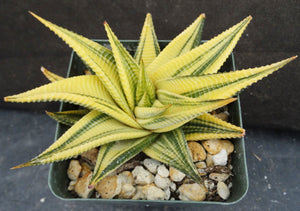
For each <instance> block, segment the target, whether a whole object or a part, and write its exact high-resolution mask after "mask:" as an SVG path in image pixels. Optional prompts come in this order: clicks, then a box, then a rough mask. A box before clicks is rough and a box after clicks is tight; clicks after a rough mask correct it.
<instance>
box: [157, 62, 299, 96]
mask: <svg viewBox="0 0 300 211" xmlns="http://www.w3.org/2000/svg"><path fill="white" fill-rule="evenodd" d="M295 58H296V56H295V57H291V58H289V59H286V60H282V61H280V62H277V63H273V64H271V65H267V66H263V67H259V68H252V69H246V70H240V71H234V72H226V73H218V74H212V75H202V76H181V77H175V78H169V79H165V80H160V81H158V82H157V83H156V88H157V89H163V90H167V91H169V92H173V93H175V94H180V95H184V96H186V97H194V98H197V99H198V100H203V101H207V100H216V99H225V98H229V97H231V96H233V95H235V94H236V93H237V92H239V91H240V90H241V89H244V88H246V87H247V86H249V85H251V84H253V83H255V82H257V81H258V80H261V79H262V78H264V77H266V76H267V75H269V74H271V73H273V72H274V71H276V70H278V69H279V68H281V67H283V66H284V65H286V64H287V63H289V62H290V61H292V60H293V59H295Z"/></svg>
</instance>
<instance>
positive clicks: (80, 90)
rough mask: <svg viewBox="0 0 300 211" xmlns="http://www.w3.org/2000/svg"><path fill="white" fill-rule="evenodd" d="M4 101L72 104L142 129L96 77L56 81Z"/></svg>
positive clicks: (89, 76)
mask: <svg viewBox="0 0 300 211" xmlns="http://www.w3.org/2000/svg"><path fill="white" fill-rule="evenodd" d="M4 100H5V101H8V102H40V101H43V102H45V101H65V102H70V103H74V104H77V105H81V106H83V107H86V108H90V109H95V110H98V111H100V112H103V113H106V114H107V115H110V116H112V117H113V118H115V119H117V120H119V121H121V122H123V123H124V124H127V125H130V126H132V127H135V128H140V126H139V124H138V123H137V122H136V121H135V120H134V119H133V118H132V117H131V116H129V115H128V114H126V113H125V112H124V111H122V110H121V109H120V108H119V107H117V105H115V103H114V101H113V100H112V99H111V97H110V95H109V94H108V92H107V91H106V89H105V87H104V86H103V85H102V83H101V81H100V80H99V78H98V77H97V76H95V75H84V76H76V77H72V78H67V79H63V80H60V81H55V82H52V83H50V84H47V85H44V86H41V87H39V88H36V89H33V90H30V91H27V92H24V93H21V94H18V95H13V96H8V97H5V98H4Z"/></svg>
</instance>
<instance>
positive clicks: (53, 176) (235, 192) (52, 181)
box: [48, 40, 248, 207]
mask: <svg viewBox="0 0 300 211" xmlns="http://www.w3.org/2000/svg"><path fill="white" fill-rule="evenodd" d="M95 41H97V42H98V43H100V44H101V45H103V46H105V47H108V48H109V47H110V45H109V42H108V41H107V40H95ZM121 42H122V43H123V45H124V46H125V47H126V49H127V50H128V51H129V52H130V53H131V54H133V53H134V52H135V50H136V48H137V45H138V41H136V40H122V41H121ZM168 43H169V41H159V44H160V47H161V49H163V48H164V47H165V46H166V45H167V44H168ZM84 70H87V67H86V66H85V65H84V63H83V62H82V61H81V59H80V58H79V57H78V56H77V54H76V53H74V52H73V53H72V55H71V59H70V64H69V68H68V75H67V77H71V76H76V75H83V74H84ZM229 70H235V63H234V57H233V54H231V55H230V56H229V58H228V59H227V60H226V62H225V63H224V65H223V66H222V68H221V70H220V71H229ZM237 98H238V100H236V101H235V102H233V103H231V104H230V105H228V109H229V113H230V122H231V123H233V124H234V125H237V126H239V127H242V119H241V107H240V100H239V97H238V96H237ZM77 108H78V106H76V105H72V104H69V103H61V106H60V111H66V110H74V109H77ZM68 128H69V127H68V126H66V125H63V124H60V123H58V125H57V130H56V135H55V140H57V139H58V138H59V137H60V136H61V135H62V134H63V133H64V132H65V131H66V130H67V129H68ZM232 143H233V144H234V149H235V150H234V152H233V153H232V166H233V174H234V176H233V177H232V184H233V186H232V188H231V193H230V197H229V199H227V200H226V201H225V202H214V201H157V200H156V201H150V200H130V199H82V198H76V197H74V195H72V194H71V192H69V191H68V190H67V187H68V185H69V178H68V176H67V168H68V165H69V160H66V161H62V162H57V163H52V164H51V165H50V171H49V179H48V184H49V187H50V189H51V191H52V193H53V194H54V195H55V196H56V197H58V198H60V199H63V200H72V201H74V200H76V201H88V202H93V203H103V204H111V205H115V204H122V205H137V204H139V205H145V206H151V205H154V204H155V206H157V205H161V206H171V207H173V206H174V207H178V206H200V205H202V204H203V205H204V204H221V205H230V204H234V203H236V202H238V201H240V200H241V199H242V198H243V197H244V196H245V194H246V193H247V190H248V173H247V165H246V155H245V144H244V138H236V139H232Z"/></svg>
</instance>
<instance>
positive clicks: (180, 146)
mask: <svg viewBox="0 0 300 211" xmlns="http://www.w3.org/2000/svg"><path fill="white" fill-rule="evenodd" d="M144 153H145V154H146V155H148V156H149V157H151V158H153V159H155V160H158V161H160V162H162V163H165V164H167V165H170V166H172V167H174V168H176V169H178V170H179V171H181V172H183V173H185V174H186V175H188V176H189V177H191V178H192V179H194V180H195V181H196V182H199V183H200V182H202V179H201V177H200V175H199V173H198V170H197V168H196V167H195V165H194V163H193V160H192V158H191V156H190V154H189V152H188V147H187V142H186V140H185V137H184V133H183V131H182V129H181V128H178V129H176V130H172V131H170V132H167V133H163V134H161V135H160V136H159V137H158V138H157V140H156V141H154V142H153V143H152V144H150V145H149V146H148V147H147V148H145V149H144Z"/></svg>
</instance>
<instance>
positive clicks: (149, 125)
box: [137, 98, 235, 133]
mask: <svg viewBox="0 0 300 211" xmlns="http://www.w3.org/2000/svg"><path fill="white" fill-rule="evenodd" d="M234 100H235V99H233V98H230V99H226V100H216V101H207V102H200V103H195V104H194V105H192V106H178V105H173V106H171V107H170V108H169V109H168V110H166V112H164V113H163V114H162V115H159V116H155V117H152V118H147V119H137V122H138V123H140V125H141V126H142V127H143V128H145V129H148V130H151V131H153V132H155V133H162V132H167V131H170V130H173V129H176V128H178V127H180V126H181V125H183V124H185V123H187V122H188V121H190V120H192V119H194V118H196V117H197V116H199V115H201V114H203V113H206V112H209V111H212V110H215V109H217V108H220V107H222V106H224V105H227V104H228V103H231V102H233V101H234Z"/></svg>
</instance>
